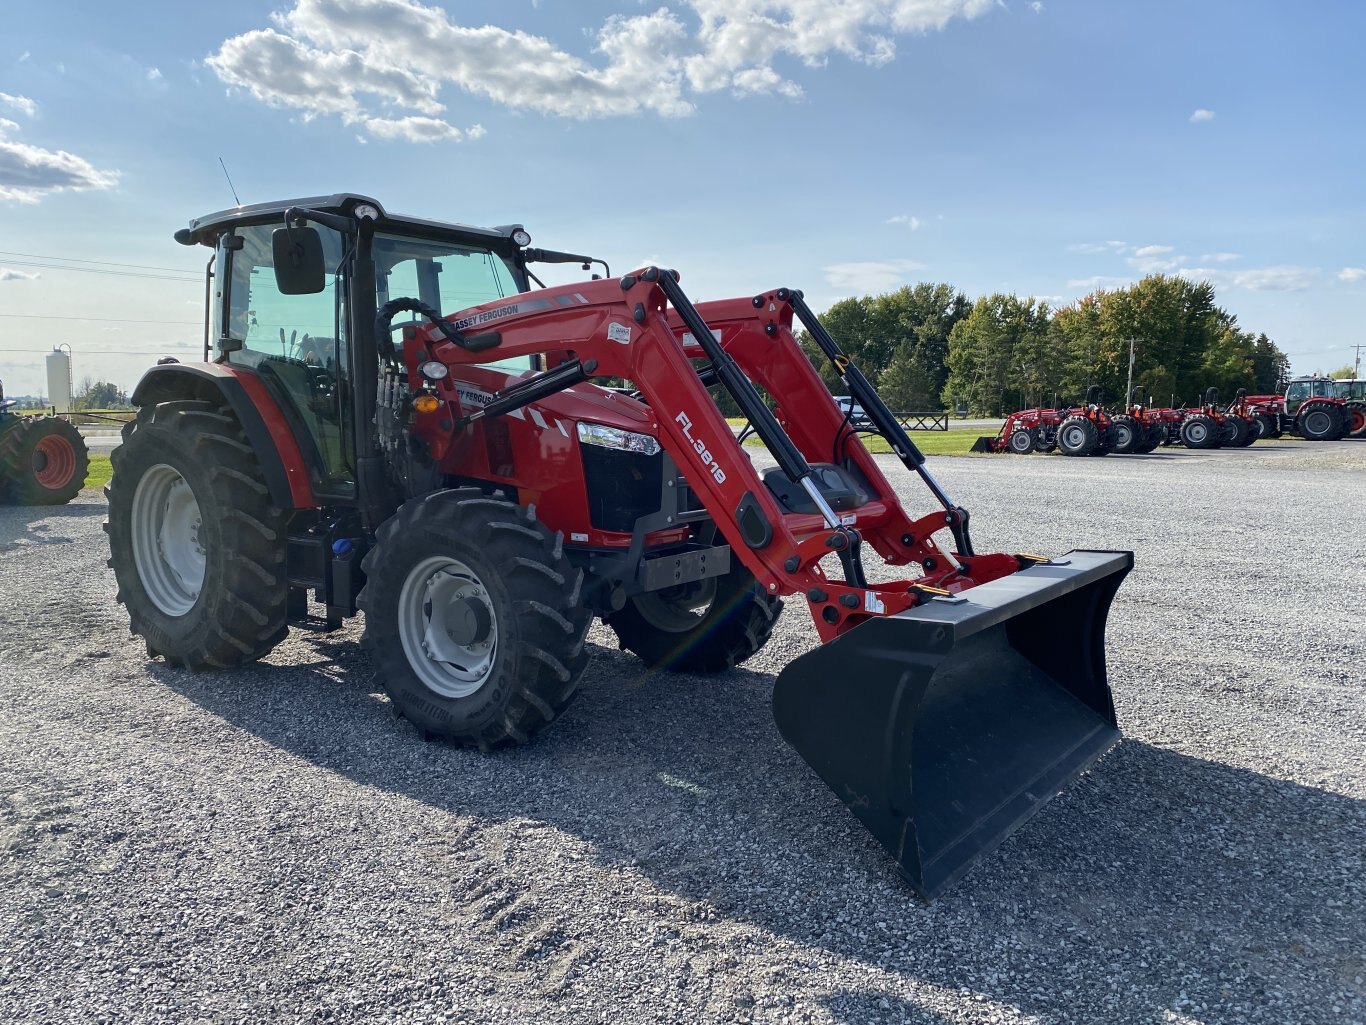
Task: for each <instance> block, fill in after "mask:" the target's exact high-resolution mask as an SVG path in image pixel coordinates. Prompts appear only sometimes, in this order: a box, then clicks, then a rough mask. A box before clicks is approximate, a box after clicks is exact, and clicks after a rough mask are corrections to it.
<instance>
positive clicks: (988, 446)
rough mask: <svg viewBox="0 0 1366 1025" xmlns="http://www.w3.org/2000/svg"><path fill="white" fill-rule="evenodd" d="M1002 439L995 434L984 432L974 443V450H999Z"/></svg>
mask: <svg viewBox="0 0 1366 1025" xmlns="http://www.w3.org/2000/svg"><path fill="white" fill-rule="evenodd" d="M1000 450H1001V449H1000V439H999V438H997V437H996V435H994V434H984V435H981V436H980V437H978V439H977V440H976V441H974V442H973V443H972V448H971V449H970V450H969V451H972V452H999V451H1000Z"/></svg>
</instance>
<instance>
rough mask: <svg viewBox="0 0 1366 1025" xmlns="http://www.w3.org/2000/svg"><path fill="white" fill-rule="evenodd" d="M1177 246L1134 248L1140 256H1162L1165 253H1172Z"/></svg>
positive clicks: (1135, 252) (1136, 254)
mask: <svg viewBox="0 0 1366 1025" xmlns="http://www.w3.org/2000/svg"><path fill="white" fill-rule="evenodd" d="M1175 248H1176V247H1175V246H1139V247H1138V248H1137V249H1135V250H1134V255H1135V256H1138V257H1144V256H1161V255H1163V254H1164V253H1170V252H1171V251H1172V250H1173V249H1175Z"/></svg>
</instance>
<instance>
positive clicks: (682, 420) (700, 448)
mask: <svg viewBox="0 0 1366 1025" xmlns="http://www.w3.org/2000/svg"><path fill="white" fill-rule="evenodd" d="M674 421H675V422H676V423H679V424H681V425H682V426H683V436H684V437H685V438H687V439H688V442H689V444H691V445H692V447H693V450H694V451H696V452H697V458H698V459H700V460H702V465H703V466H704V467H706V469H707V472H708V473H710V474H711V475H712V477H713V478H714V479H715V480H716V483H717V484H724V483H726V471H725V470H723V469H721V464H720V463H718V462H717V461H716V458H715V457H714V456H713V455H712V454H711V449H709V448H707V444H706V442H703V441H698V440H697V439H696V438H694V437H693V436H692V420H691V419H690V418H689V416H688V414H687V413H679V414H678V415H677V416H676V417H674Z"/></svg>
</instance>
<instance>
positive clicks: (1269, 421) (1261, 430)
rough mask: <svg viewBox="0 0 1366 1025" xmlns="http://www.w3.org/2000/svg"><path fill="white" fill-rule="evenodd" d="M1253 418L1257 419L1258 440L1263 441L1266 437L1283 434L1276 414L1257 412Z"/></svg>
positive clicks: (1277, 436) (1276, 436) (1275, 436)
mask: <svg viewBox="0 0 1366 1025" xmlns="http://www.w3.org/2000/svg"><path fill="white" fill-rule="evenodd" d="M1253 419H1254V420H1255V421H1257V439H1256V440H1258V441H1261V440H1262V439H1264V438H1279V437H1280V436H1281V425H1280V424H1279V423H1277V422H1276V418H1275V417H1274V416H1270V415H1269V414H1267V413H1257V414H1256V415H1254V416H1253Z"/></svg>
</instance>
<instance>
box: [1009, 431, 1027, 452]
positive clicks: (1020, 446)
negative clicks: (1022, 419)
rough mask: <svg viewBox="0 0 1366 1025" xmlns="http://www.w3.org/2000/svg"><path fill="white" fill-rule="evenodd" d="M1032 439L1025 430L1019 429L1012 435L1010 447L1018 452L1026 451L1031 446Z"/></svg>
mask: <svg viewBox="0 0 1366 1025" xmlns="http://www.w3.org/2000/svg"><path fill="white" fill-rule="evenodd" d="M1030 444H1031V439H1030V437H1029V435H1028V434H1026V433H1025V432H1024V431H1017V432H1016V433H1014V434H1012V435H1011V436H1010V447H1011V448H1013V449H1014V450H1015V451H1016V452H1024V451H1025V450H1026V449H1028V448H1029V446H1030Z"/></svg>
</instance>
